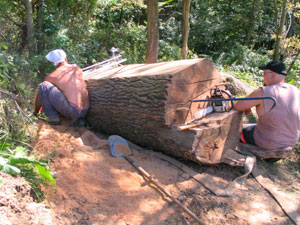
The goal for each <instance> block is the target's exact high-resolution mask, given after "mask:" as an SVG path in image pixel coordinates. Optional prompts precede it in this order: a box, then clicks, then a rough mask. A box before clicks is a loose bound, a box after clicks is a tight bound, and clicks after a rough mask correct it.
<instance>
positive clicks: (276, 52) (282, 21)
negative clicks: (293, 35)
mask: <svg viewBox="0 0 300 225" xmlns="http://www.w3.org/2000/svg"><path fill="white" fill-rule="evenodd" d="M286 4H287V0H283V2H282V8H281V18H280V24H279V26H278V29H277V31H276V40H275V47H274V55H273V59H274V60H279V58H280V41H281V39H282V34H283V26H284V24H285V21H286V14H287V7H286Z"/></svg>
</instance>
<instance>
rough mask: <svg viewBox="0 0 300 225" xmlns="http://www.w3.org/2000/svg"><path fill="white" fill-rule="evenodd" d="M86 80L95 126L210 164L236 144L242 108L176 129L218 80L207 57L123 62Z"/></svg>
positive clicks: (93, 124) (89, 116) (216, 72)
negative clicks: (190, 126)
mask: <svg viewBox="0 0 300 225" xmlns="http://www.w3.org/2000/svg"><path fill="white" fill-rule="evenodd" d="M85 79H86V80H87V86H88V91H89V95H90V103H91V106H90V110H89V113H88V115H87V121H88V123H89V124H90V125H92V127H93V128H95V129H97V130H101V131H105V132H107V133H109V134H118V135H121V136H123V137H124V138H127V139H128V140H130V141H132V142H134V143H136V144H139V145H141V146H147V147H151V148H153V149H156V150H160V151H164V152H166V153H170V154H174V155H177V156H180V157H184V158H187V159H191V160H194V161H197V162H203V163H209V164H215V163H219V162H221V161H222V155H223V152H224V150H226V149H233V148H234V147H235V146H236V145H237V141H238V138H239V131H240V129H241V113H238V112H236V111H234V110H232V111H231V112H229V113H213V114H210V115H208V116H207V118H205V119H202V120H201V121H199V122H201V123H203V124H204V125H202V126H199V127H196V128H194V129H189V130H184V131H179V130H178V129H177V127H178V126H179V125H183V124H185V123H186V121H189V120H192V119H193V115H194V113H195V111H197V110H198V109H199V108H202V107H204V106H206V105H205V104H203V103H193V104H191V100H193V99H203V98H206V97H208V96H209V91H210V88H211V87H214V86H215V85H217V84H219V83H220V82H221V77H220V75H219V73H218V71H217V70H216V69H215V68H214V66H213V65H212V63H211V62H210V61H209V60H208V59H197V60H181V61H175V62H165V63H157V64H139V65H137V64H135V65H127V66H122V67H117V68H112V69H110V70H106V71H101V72H99V71H98V72H97V71H96V72H95V73H94V74H93V73H89V74H88V77H85Z"/></svg>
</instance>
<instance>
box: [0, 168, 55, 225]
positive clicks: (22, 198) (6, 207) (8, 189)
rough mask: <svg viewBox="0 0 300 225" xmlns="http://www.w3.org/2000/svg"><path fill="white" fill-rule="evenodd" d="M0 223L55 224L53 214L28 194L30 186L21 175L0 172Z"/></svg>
mask: <svg viewBox="0 0 300 225" xmlns="http://www.w3.org/2000/svg"><path fill="white" fill-rule="evenodd" d="M0 179H1V180H2V183H1V184H0V224H1V225H10V224H49V225H50V224H56V218H55V214H53V212H52V210H51V209H50V208H49V207H48V206H47V205H46V204H44V203H36V202H34V201H33V199H32V197H31V196H30V192H31V191H32V190H31V187H30V186H29V184H28V183H27V182H26V181H25V180H24V178H22V177H12V176H10V175H8V174H5V173H1V172H0Z"/></svg>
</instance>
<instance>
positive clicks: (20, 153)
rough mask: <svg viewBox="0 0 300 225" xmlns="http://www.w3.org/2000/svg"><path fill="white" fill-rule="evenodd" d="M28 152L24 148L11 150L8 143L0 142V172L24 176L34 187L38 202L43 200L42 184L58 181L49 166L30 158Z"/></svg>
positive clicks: (19, 147) (18, 147)
mask: <svg viewBox="0 0 300 225" xmlns="http://www.w3.org/2000/svg"><path fill="white" fill-rule="evenodd" d="M28 152H29V151H28V150H27V149H25V148H24V147H22V146H17V147H16V148H15V149H13V150H12V149H10V145H9V144H8V143H7V142H0V171H1V172H4V173H7V174H10V175H13V176H15V175H21V176H23V177H24V178H25V179H26V180H27V181H28V182H29V183H30V184H31V186H32V187H33V190H34V192H35V193H36V195H37V196H36V197H37V199H38V200H42V197H43V196H42V192H41V191H40V184H46V183H47V182H50V183H52V184H55V183H56V181H55V179H54V178H53V176H52V175H51V173H50V170H49V168H48V165H47V164H46V163H43V162H41V161H39V160H36V159H35V158H34V157H29V156H28Z"/></svg>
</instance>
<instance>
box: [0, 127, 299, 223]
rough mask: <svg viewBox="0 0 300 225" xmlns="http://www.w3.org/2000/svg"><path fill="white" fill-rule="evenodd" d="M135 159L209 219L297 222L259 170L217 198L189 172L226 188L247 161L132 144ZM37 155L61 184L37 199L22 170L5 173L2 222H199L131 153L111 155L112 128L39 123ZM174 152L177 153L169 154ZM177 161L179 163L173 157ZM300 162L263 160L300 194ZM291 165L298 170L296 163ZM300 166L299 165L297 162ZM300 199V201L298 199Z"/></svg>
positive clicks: (0, 190) (0, 188) (285, 186)
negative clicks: (212, 159)
mask: <svg viewBox="0 0 300 225" xmlns="http://www.w3.org/2000/svg"><path fill="white" fill-rule="evenodd" d="M130 147H131V149H132V151H133V154H132V156H131V158H132V159H133V160H134V162H135V163H136V164H138V165H139V166H141V167H142V168H144V169H145V170H146V171H147V172H148V173H149V174H151V176H153V177H154V178H155V180H156V181H158V182H159V183H160V184H161V186H163V187H164V188H165V189H166V190H167V191H168V192H170V193H171V194H172V195H173V196H174V197H176V198H177V199H178V200H179V201H180V202H181V203H182V204H183V205H184V206H186V207H187V208H188V209H190V210H191V211H192V212H193V213H195V214H196V215H197V216H198V217H199V218H200V219H201V220H202V221H203V223H205V224H216V225H217V224H219V225H221V224H243V225H244V224H253V225H254V224H255V225H259V224H281V225H284V224H293V223H292V222H291V220H290V219H289V218H288V217H287V216H286V215H285V213H284V212H283V211H282V209H281V208H280V206H279V205H278V204H277V203H276V201H275V200H274V199H273V198H272V197H271V195H270V194H269V193H268V192H267V191H266V190H264V189H263V188H262V187H261V186H260V185H259V184H258V183H257V182H256V180H255V179H254V178H253V177H251V176H250V177H249V178H248V179H247V180H246V182H245V184H244V185H243V186H242V188H240V189H239V190H238V191H237V192H236V193H235V194H234V195H233V196H231V197H227V198H225V197H217V196H215V195H214V194H213V193H211V192H210V191H209V190H207V189H206V188H205V187H204V186H203V185H202V184H201V183H199V182H198V181H197V180H195V179H193V178H192V177H191V176H190V174H187V173H186V172H184V171H183V170H182V169H181V168H180V167H179V166H178V165H180V164H182V165H184V166H188V167H189V168H191V169H193V170H194V171H196V172H197V173H202V174H209V175H211V176H214V178H215V179H216V183H217V184H218V185H220V187H226V186H227V185H228V184H229V183H230V182H231V181H232V180H233V179H234V178H236V177H238V176H240V175H242V174H243V173H244V170H243V168H241V167H231V166H229V165H224V164H220V165H217V166H203V165H199V164H196V163H192V162H186V161H184V160H181V159H174V158H170V157H169V156H164V157H162V153H158V152H154V151H151V150H149V149H147V150H146V149H143V148H140V147H138V146H135V145H134V144H130ZM33 154H38V155H39V156H40V157H42V158H44V159H47V160H48V161H49V162H50V165H51V170H53V171H55V172H56V175H55V178H56V181H57V184H56V185H55V186H51V187H49V188H47V189H45V190H44V192H45V195H46V200H45V201H44V202H42V203H36V202H34V201H33V199H32V197H31V195H30V192H31V189H30V186H29V185H28V184H26V182H25V181H24V179H22V178H20V177H11V176H9V175H6V174H2V173H0V179H2V181H3V182H2V183H1V184H0V224H1V225H3V224H5V225H6V224H45V225H46V224H49V225H50V224H89V225H92V224H95V225H98V224H99V225H100V224H120V225H123V224H124V225H125V224H130V225H136V224H145V225H151V224H159V225H169V224H172V225H173V224H180V225H181V224H182V225H183V224H197V223H196V222H195V221H194V220H193V219H192V218H191V217H190V216H189V215H188V214H186V213H185V212H183V210H182V209H181V208H180V207H178V206H177V205H176V204H174V203H173V202H172V200H171V199H170V198H168V197H167V196H165V195H164V194H163V193H162V192H161V191H159V190H158V189H157V188H156V187H155V186H154V185H153V184H151V183H149V182H148V181H147V179H145V178H144V177H143V176H141V175H140V174H139V172H138V171H137V170H136V169H135V168H134V167H133V166H132V165H131V164H129V163H128V162H127V161H126V160H125V159H124V158H121V157H112V156H111V152H110V149H109V146H108V141H107V137H106V136H105V135H103V134H102V135H100V134H97V135H96V134H94V133H93V132H91V131H89V130H87V129H86V128H73V127H69V126H68V125H67V123H64V124H62V125H60V126H50V125H48V124H46V123H43V122H39V135H38V138H37V140H36V143H35V147H34V152H33ZM168 158H170V160H167V159H168ZM174 160H175V161H176V162H177V163H175V164H174V163H172V162H174ZM291 163H292V164H293V163H294V164H295V163H299V159H298V157H297V156H296V155H295V157H294V158H293V159H292V162H289V163H288V162H287V161H284V160H281V161H280V162H279V163H276V164H268V163H265V162H264V161H258V164H259V166H261V167H263V168H264V169H266V170H267V171H269V178H270V179H271V180H273V181H274V182H275V184H276V185H277V186H278V188H280V189H281V190H286V192H287V193H289V192H293V194H296V195H297V197H299V199H300V185H299V183H300V182H299V181H300V179H299V177H300V176H299V171H295V169H294V168H295V167H291V165H292V164H291ZM291 168H292V169H291ZM298 168H299V167H298ZM299 199H295V201H298V202H300V201H299ZM299 210H300V208H299Z"/></svg>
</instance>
